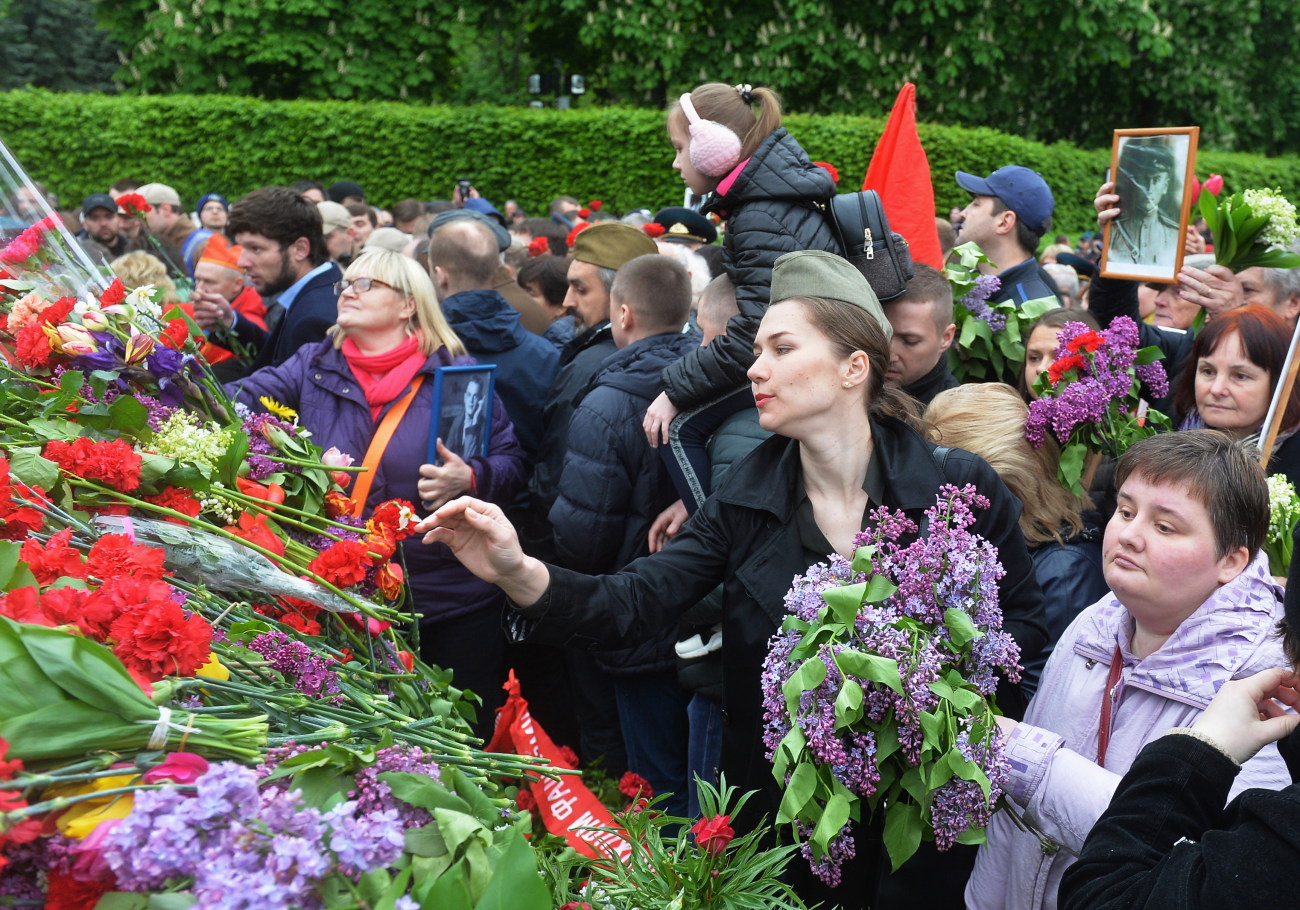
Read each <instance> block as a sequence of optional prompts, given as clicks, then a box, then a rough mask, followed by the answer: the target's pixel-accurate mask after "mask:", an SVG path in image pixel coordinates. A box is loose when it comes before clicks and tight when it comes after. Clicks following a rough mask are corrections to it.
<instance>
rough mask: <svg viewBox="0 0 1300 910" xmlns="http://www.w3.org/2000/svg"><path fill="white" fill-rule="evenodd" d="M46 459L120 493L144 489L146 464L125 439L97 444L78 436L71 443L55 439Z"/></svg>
mask: <svg viewBox="0 0 1300 910" xmlns="http://www.w3.org/2000/svg"><path fill="white" fill-rule="evenodd" d="M45 457H46V458H48V459H49V460H50V461H53V462H55V463H56V464H57V465H58V466H59V467H60V468H62V469H63V470H64V471H65V472H66V473H68V474H71V475H73V476H75V477H80V478H82V479H84V480H95V481H99V482H100V483H102V484H104V485H105V486H109V487H112V488H113V489H114V490H117V491H118V492H119V493H130V492H131V491H132V490H134V489H135V488H136V487H138V486H140V468H141V466H142V465H143V461H142V460H141V458H140V456H139V455H137V454H136V452H135V450H134V449H132V448H131V446H130V444H129V443H127V442H125V441H124V440H121V439H113V440H110V441H108V442H94V441H92V440H90V439H88V438H86V437H85V436H78V437H77V438H76V439H75V440H74V441H73V442H71V443H68V442H63V441H62V440H59V439H53V440H51V441H50V442H48V443H46V445H45Z"/></svg>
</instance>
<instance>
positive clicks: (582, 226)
mask: <svg viewBox="0 0 1300 910" xmlns="http://www.w3.org/2000/svg"><path fill="white" fill-rule="evenodd" d="M589 227H591V225H590V224H588V223H587V222H585V221H579V222H578V223H577V224H576V225H574V227H573V230H571V231H569V236H568V237H565V238H564V243H565V245H566V246H568V248H569V249H573V242H574V241H575V240H577V239H578V235H579V234H581V233H582V232H583V231H585V230H586V229H587V228H589Z"/></svg>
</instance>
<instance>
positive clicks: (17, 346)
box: [14, 325, 55, 370]
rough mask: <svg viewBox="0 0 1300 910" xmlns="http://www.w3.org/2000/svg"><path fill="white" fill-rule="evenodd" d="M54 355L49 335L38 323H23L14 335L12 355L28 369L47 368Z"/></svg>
mask: <svg viewBox="0 0 1300 910" xmlns="http://www.w3.org/2000/svg"><path fill="white" fill-rule="evenodd" d="M54 356H55V355H54V348H53V347H52V346H51V345H50V336H49V335H46V334H45V330H44V329H42V328H41V327H40V325H25V326H23V327H22V328H21V329H19V330H18V334H17V335H15V336H14V357H15V358H16V359H17V360H18V362H19V363H21V364H22V365H23V366H25V367H27V369H29V370H48V369H49V368H50V367H51V366H53V365H54Z"/></svg>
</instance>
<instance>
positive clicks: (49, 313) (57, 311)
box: [14, 297, 77, 370]
mask: <svg viewBox="0 0 1300 910" xmlns="http://www.w3.org/2000/svg"><path fill="white" fill-rule="evenodd" d="M76 304H77V301H76V300H74V299H73V298H71V297H60V298H59V299H58V300H56V301H54V302H53V303H51V304H50V305H49V306H47V307H46V308H45V309H43V310H41V312H40V315H39V316H38V317H37V318H36V321H35V322H33V323H32V324H31V325H25V326H23V327H22V328H21V329H19V330H18V334H16V335H15V336H14V357H15V358H17V360H18V362H19V363H21V364H22V365H23V366H25V367H27V368H28V369H32V370H48V369H49V368H50V367H51V366H53V365H54V358H55V353H54V347H53V345H52V344H51V343H50V336H49V334H48V333H47V332H46V331H45V327H46V326H50V327H54V326H57V325H59V324H60V323H61V322H63V321H64V320H65V319H67V318H68V314H69V313H71V312H72V308H73V307H74V306H76Z"/></svg>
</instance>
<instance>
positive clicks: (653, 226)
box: [641, 221, 666, 237]
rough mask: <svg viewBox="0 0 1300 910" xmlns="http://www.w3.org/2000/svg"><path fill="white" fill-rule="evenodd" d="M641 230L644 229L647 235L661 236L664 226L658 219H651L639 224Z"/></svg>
mask: <svg viewBox="0 0 1300 910" xmlns="http://www.w3.org/2000/svg"><path fill="white" fill-rule="evenodd" d="M641 230H643V231H645V232H646V236H648V237H662V236H663V234H664V231H665V230H666V228H665V227H664V226H663V225H662V224H660V223H659V222H658V221H651V222H650V223H649V224H643V225H641Z"/></svg>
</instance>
